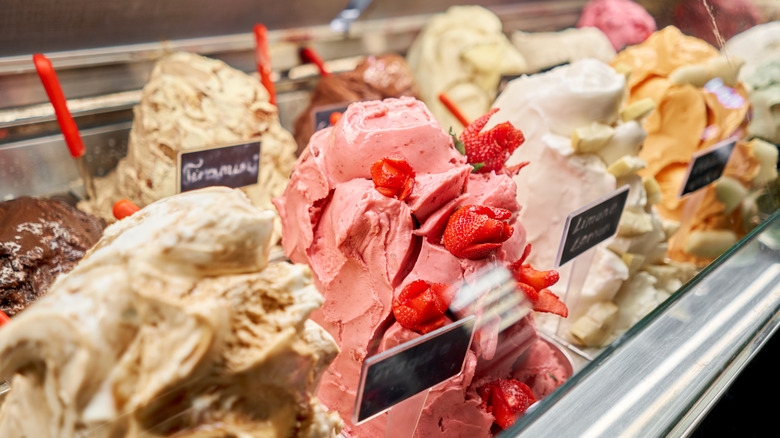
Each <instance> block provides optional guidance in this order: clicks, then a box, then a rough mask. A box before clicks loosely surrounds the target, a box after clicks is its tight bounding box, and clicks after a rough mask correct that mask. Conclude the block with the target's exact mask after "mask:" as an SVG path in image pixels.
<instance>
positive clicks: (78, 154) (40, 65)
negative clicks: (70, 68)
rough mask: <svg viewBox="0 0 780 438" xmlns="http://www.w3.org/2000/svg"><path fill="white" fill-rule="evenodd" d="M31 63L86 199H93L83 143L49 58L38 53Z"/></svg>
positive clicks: (93, 188)
mask: <svg viewBox="0 0 780 438" xmlns="http://www.w3.org/2000/svg"><path fill="white" fill-rule="evenodd" d="M33 62H34V63H35V69H36V70H37V71H38V76H39V77H40V78H41V82H42V83H43V88H45V89H46V95H47V96H49V101H50V102H51V104H52V106H53V107H54V114H55V115H56V116H57V123H59V125H60V130H62V135H63V136H64V137H65V143H66V144H67V145H68V149H69V150H70V155H71V156H72V157H73V158H74V159H75V160H76V165H77V166H78V169H79V174H80V175H81V178H82V179H83V180H84V188H85V190H86V192H87V197H88V198H90V199H95V185H94V182H93V181H92V177H91V175H90V174H89V172H88V171H87V167H86V163H85V162H84V152H85V149H84V142H82V141H81V135H80V134H79V128H78V126H76V122H75V121H73V116H71V114H70V111H69V110H68V104H67V101H66V100H65V95H64V94H63V93H62V87H61V86H60V81H59V79H57V74H56V73H55V72H54V67H52V65H51V61H49V58H47V57H46V56H44V55H42V54H40V53H36V54H34V55H33Z"/></svg>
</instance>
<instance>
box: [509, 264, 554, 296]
mask: <svg viewBox="0 0 780 438" xmlns="http://www.w3.org/2000/svg"><path fill="white" fill-rule="evenodd" d="M514 273H515V277H516V280H517V281H518V282H521V283H525V284H528V285H530V286H531V287H533V288H534V289H536V290H542V289H544V288H546V287H550V286H552V285H554V284H555V283H557V282H558V280H559V279H560V276H559V275H558V273H557V272H555V271H553V270H550V271H537V270H536V269H534V268H533V267H531V265H529V264H524V265H522V266H520V269H519V270H517V271H514Z"/></svg>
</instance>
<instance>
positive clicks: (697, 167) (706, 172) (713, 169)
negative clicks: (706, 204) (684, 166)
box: [680, 140, 737, 197]
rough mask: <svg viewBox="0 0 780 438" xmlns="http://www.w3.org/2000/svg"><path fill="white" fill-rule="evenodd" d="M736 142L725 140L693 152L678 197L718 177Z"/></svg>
mask: <svg viewBox="0 0 780 438" xmlns="http://www.w3.org/2000/svg"><path fill="white" fill-rule="evenodd" d="M736 144H737V141H736V140H726V141H723V142H720V143H718V144H716V145H715V146H713V147H711V148H708V149H705V150H703V151H701V152H697V153H696V154H694V155H693V158H691V161H690V162H689V163H688V170H687V171H686V172H685V178H684V179H683V181H684V182H683V185H682V188H681V189H680V197H683V196H685V195H687V194H689V193H693V192H695V191H696V190H699V189H701V188H703V187H706V186H707V185H709V184H710V183H713V182H715V181H716V180H717V179H718V178H720V176H721V175H723V170H724V169H725V168H726V163H728V162H729V158H730V157H731V152H732V151H734V146H736Z"/></svg>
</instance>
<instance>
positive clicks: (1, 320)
mask: <svg viewBox="0 0 780 438" xmlns="http://www.w3.org/2000/svg"><path fill="white" fill-rule="evenodd" d="M10 321H11V318H9V317H8V315H6V314H5V312H3V311H2V310H0V327H2V326H3V324H5V323H7V322H10Z"/></svg>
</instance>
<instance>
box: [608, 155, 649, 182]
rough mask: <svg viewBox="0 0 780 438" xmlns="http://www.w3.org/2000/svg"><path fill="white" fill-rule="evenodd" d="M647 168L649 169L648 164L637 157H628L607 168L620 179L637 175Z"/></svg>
mask: <svg viewBox="0 0 780 438" xmlns="http://www.w3.org/2000/svg"><path fill="white" fill-rule="evenodd" d="M645 167H647V163H645V161H644V160H642V159H641V158H639V157H637V156H631V155H628V156H625V157H623V158H621V159H619V160H617V161H615V162H614V163H612V164H611V165H610V166H609V167H607V172H609V173H611V174H612V175H614V176H615V178H620V177H623V176H626V175H630V174H632V173H637V172H639V171H640V170H642V169H644V168H645Z"/></svg>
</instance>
